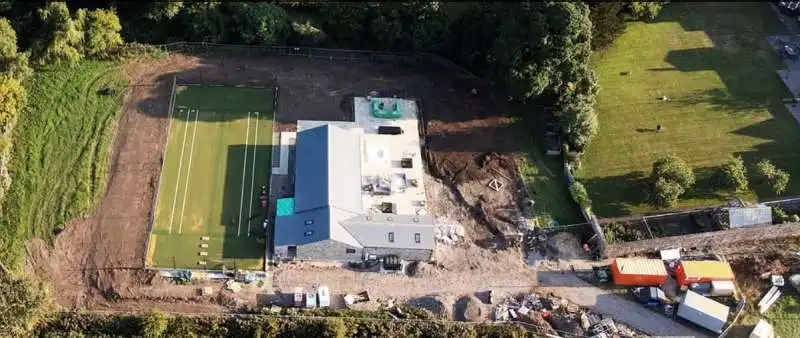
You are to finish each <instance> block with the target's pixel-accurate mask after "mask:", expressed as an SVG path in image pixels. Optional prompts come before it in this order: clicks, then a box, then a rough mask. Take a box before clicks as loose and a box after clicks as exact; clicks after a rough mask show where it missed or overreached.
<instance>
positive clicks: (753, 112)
mask: <svg viewBox="0 0 800 338" xmlns="http://www.w3.org/2000/svg"><path fill="white" fill-rule="evenodd" d="M780 30H781V27H780V22H779V21H778V20H777V17H776V15H775V13H774V12H772V11H771V10H770V8H769V7H768V4H767V3H691V2H687V3H678V2H676V3H670V4H669V5H667V6H665V9H664V11H663V12H662V13H661V15H660V16H659V17H658V18H656V19H655V20H654V22H650V23H642V22H634V23H631V25H630V26H629V27H628V29H627V31H626V32H625V33H624V34H623V35H622V36H621V37H620V38H619V39H618V40H617V41H616V42H615V43H614V45H613V46H612V47H610V48H609V49H608V50H606V51H604V52H602V53H598V54H597V55H595V58H594V60H593V66H594V69H595V70H596V72H597V75H598V78H599V83H600V86H601V91H600V95H599V99H598V111H599V116H600V131H599V134H598V136H597V138H596V139H595V140H594V141H593V143H592V144H591V145H590V147H589V149H588V151H587V153H586V154H585V155H584V157H583V159H582V161H583V166H582V168H581V171H580V172H579V179H580V180H581V181H583V182H585V184H586V186H587V188H588V190H589V192H590V194H591V197H592V199H593V202H594V203H593V210H594V211H595V212H596V213H597V214H598V215H599V216H604V217H611V216H621V215H627V214H640V213H646V212H652V211H654V210H653V209H651V207H649V206H648V205H647V204H646V203H645V199H646V197H645V193H644V191H645V188H646V180H645V179H646V178H645V177H646V176H647V175H649V173H650V171H651V169H652V164H653V162H654V161H655V160H656V159H657V158H658V157H660V156H662V155H665V154H669V153H673V154H677V155H678V156H681V157H682V158H684V159H686V160H687V161H688V162H689V163H690V164H691V165H692V166H693V167H694V168H695V172H696V173H697V175H698V184H697V186H696V188H695V189H694V191H691V192H688V193H687V194H686V195H685V196H684V197H683V198H682V200H681V203H680V205H679V208H687V207H695V206H710V205H718V204H719V203H723V202H726V201H729V200H730V198H732V197H733V194H732V193H731V192H730V191H721V190H718V189H715V188H714V187H713V186H712V184H711V176H712V174H713V173H714V172H715V171H716V170H718V168H719V166H721V165H722V164H723V163H724V162H725V161H726V160H727V159H728V158H729V156H731V155H735V154H739V155H742V156H743V157H744V159H745V163H746V164H747V165H753V164H755V162H757V161H758V160H759V159H762V158H768V159H770V160H772V161H773V162H774V163H775V164H776V165H777V166H778V167H780V168H784V169H786V170H788V171H789V172H790V173H791V174H793V175H794V179H793V180H792V182H791V183H790V186H789V189H788V191H787V192H786V194H787V195H796V194H800V147H798V144H800V125H798V123H797V122H796V121H795V120H794V119H793V118H792V116H791V115H790V114H789V112H788V111H787V110H786V109H785V107H784V106H783V103H782V100H783V99H785V98H789V97H791V94H789V92H788V90H787V89H786V88H785V87H784V85H783V83H782V81H781V80H780V78H779V77H778V75H777V74H776V72H775V71H776V70H777V69H780V68H783V66H782V65H781V64H780V61H779V59H778V57H777V55H776V54H775V53H774V52H772V51H771V49H769V46H768V45H767V42H766V37H767V36H769V35H775V34H778V33H779V32H780ZM627 71H630V72H631V74H630V75H627V76H626V75H622V74H621V73H622V72H627ZM662 96H666V97H668V98H669V100H668V101H662V100H660V98H661V97H662ZM657 124H661V125H663V127H664V132H662V133H656V132H655V127H656V125H657ZM772 196H773V195H772V194H771V193H770V192H768V191H766V190H765V189H763V188H757V189H755V191H752V192H749V193H745V194H742V195H741V197H743V198H745V199H750V200H752V199H755V198H756V197H758V198H764V197H772Z"/></svg>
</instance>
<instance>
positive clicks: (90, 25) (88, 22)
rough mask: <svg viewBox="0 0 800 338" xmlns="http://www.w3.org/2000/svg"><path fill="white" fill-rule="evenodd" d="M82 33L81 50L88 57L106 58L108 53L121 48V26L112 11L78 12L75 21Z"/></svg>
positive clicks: (83, 10)
mask: <svg viewBox="0 0 800 338" xmlns="http://www.w3.org/2000/svg"><path fill="white" fill-rule="evenodd" d="M75 20H76V21H77V22H78V23H79V24H80V28H81V30H82V31H83V50H84V53H85V54H86V55H90V56H99V57H104V56H107V55H108V53H109V52H111V51H112V50H114V49H115V48H117V47H119V46H121V45H122V44H123V43H124V41H122V36H120V31H121V30H122V25H120V23H119V18H118V17H117V14H116V13H114V10H111V9H96V10H93V11H87V10H85V9H81V10H78V12H77V13H76V19H75Z"/></svg>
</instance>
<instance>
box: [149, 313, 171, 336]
mask: <svg viewBox="0 0 800 338" xmlns="http://www.w3.org/2000/svg"><path fill="white" fill-rule="evenodd" d="M169 322H170V320H169V318H168V317H167V316H166V315H164V314H163V313H161V312H160V311H158V310H153V311H151V312H150V313H148V314H147V315H146V316H145V317H144V320H143V323H142V336H143V337H145V338H159V337H162V336H164V333H166V332H167V327H169Z"/></svg>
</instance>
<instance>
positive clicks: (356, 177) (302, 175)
mask: <svg viewBox="0 0 800 338" xmlns="http://www.w3.org/2000/svg"><path fill="white" fill-rule="evenodd" d="M333 194H335V196H333ZM325 206H335V207H337V208H339V209H343V210H347V211H350V212H354V213H355V212H360V211H361V140H360V136H359V135H358V134H355V133H351V132H348V131H346V130H344V129H342V128H339V127H335V126H332V125H323V126H319V127H316V128H312V129H307V130H303V131H301V132H300V133H298V134H297V141H296V145H295V211H296V212H298V213H301V212H303V211H306V210H312V209H316V208H322V207H325Z"/></svg>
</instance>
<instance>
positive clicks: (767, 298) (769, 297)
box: [758, 286, 781, 315]
mask: <svg viewBox="0 0 800 338" xmlns="http://www.w3.org/2000/svg"><path fill="white" fill-rule="evenodd" d="M780 296H781V291H780V290H778V287H777V286H773V287H772V288H770V289H769V291H767V294H766V295H764V297H763V298H761V301H759V302H758V312H759V313H761V314H762V315H763V314H765V313H767V311H769V308H770V307H772V304H775V302H776V301H778V298H779V297H780Z"/></svg>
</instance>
